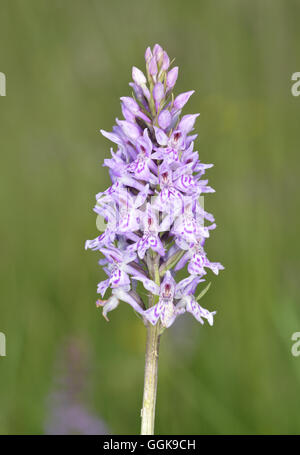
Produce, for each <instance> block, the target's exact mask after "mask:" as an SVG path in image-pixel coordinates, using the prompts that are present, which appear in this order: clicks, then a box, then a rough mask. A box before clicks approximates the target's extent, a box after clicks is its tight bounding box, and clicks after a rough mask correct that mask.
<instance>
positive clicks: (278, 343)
mask: <svg viewBox="0 0 300 455" xmlns="http://www.w3.org/2000/svg"><path fill="white" fill-rule="evenodd" d="M299 14H300V4H299V2H298V1H297V0H289V1H284V0H264V1H259V0H251V1H250V0H248V1H247V0H227V1H221V0H219V1H217V0H211V1H204V0H201V1H199V0H197V1H196V0H195V1H188V2H182V1H180V0H172V1H171V0H170V1H169V0H168V1H163V2H162V1H158V0H153V1H152V2H150V3H149V2H140V1H137V0H133V1H131V2H123V1H111V2H104V1H103V2H102V1H96V0H90V1H89V2H85V1H83V0H64V1H59V0H52V1H51V2H49V1H45V0H27V1H26V2H25V1H23V0H10V1H8V0H1V1H0V40H1V53H0V71H2V72H4V73H5V74H6V77H7V96H6V97H5V98H4V97H1V98H0V132H1V180H0V186H1V188H0V198H1V225H0V232H1V240H2V242H1V244H2V246H1V252H2V255H1V256H2V261H1V273H0V279H1V287H0V289H1V301H0V331H2V332H4V333H5V334H6V337H7V357H5V358H4V357H2V358H0V403H1V406H0V432H1V433H5V434H6V433H26V434H27V433H43V432H44V422H45V416H46V414H47V406H46V397H47V394H48V392H49V390H50V388H51V384H52V380H53V375H54V365H55V359H56V358H57V355H58V353H59V352H60V350H61V349H62V346H63V344H64V342H65V340H66V339H68V337H75V338H78V339H80V340H84V342H85V343H87V344H88V346H89V348H90V350H91V353H92V365H91V371H90V378H91V387H90V389H89V392H88V397H87V400H88V401H89V403H90V406H91V408H92V409H93V411H94V412H96V413H97V414H98V415H99V416H101V417H102V418H103V419H104V420H105V421H106V423H107V425H108V426H109V428H110V429H111V432H112V433H121V434H130V433H137V432H139V425H140V421H139V420H140V419H139V413H140V407H141V400H142V386H143V368H144V345H145V330H144V327H143V326H142V324H141V322H140V320H139V319H138V318H136V316H135V315H134V313H133V312H132V311H131V309H130V307H129V306H128V305H125V304H123V305H121V306H120V307H119V308H118V310H117V311H115V312H114V313H112V314H111V322H110V323H109V324H108V323H107V322H106V321H105V320H104V319H103V318H102V317H101V314H100V312H99V310H97V309H96V307H95V300H96V298H97V296H96V284H97V282H98V281H100V279H102V278H103V274H102V272H101V269H100V267H99V266H98V265H97V255H96V254H95V253H93V254H92V253H90V252H85V251H84V241H85V239H87V238H94V237H95V236H96V232H97V231H96V216H95V214H94V213H93V212H92V207H93V204H94V194H96V193H97V192H99V191H102V190H103V189H105V188H106V187H107V186H108V184H109V178H108V174H107V171H106V169H105V168H102V166H101V164H102V161H103V159H104V158H105V157H107V156H109V147H110V144H109V143H108V141H107V140H106V139H105V138H103V137H102V136H101V135H100V133H99V132H98V131H99V129H100V128H104V129H106V130H110V128H111V127H112V125H113V123H114V118H115V117H116V116H119V117H121V114H120V106H119V97H120V96H124V95H127V94H130V88H129V87H128V82H129V81H130V78H131V66H132V65H136V66H138V67H143V65H144V61H143V55H144V51H145V48H146V46H148V45H153V44H155V43H156V42H158V43H160V44H161V45H162V46H163V47H164V48H165V49H166V50H167V51H168V53H169V55H170V56H171V57H176V64H177V65H179V67H180V75H179V80H178V84H177V89H176V92H177V93H179V92H181V91H186V90H190V89H195V90H196V93H195V95H194V96H193V97H192V98H191V100H190V102H189V104H188V106H187V107H186V109H185V112H191V113H194V112H200V113H201V116H200V118H199V119H198V121H197V124H196V129H197V132H199V138H198V140H197V143H196V145H197V149H198V150H199V151H200V156H201V159H202V160H203V161H204V162H208V163H210V162H213V163H214V164H215V167H214V168H213V169H212V170H209V172H208V175H209V178H210V183H211V185H212V186H213V187H214V188H215V189H216V194H214V195H209V196H208V197H207V198H206V199H205V202H206V204H205V207H206V209H207V210H209V211H211V212H213V213H214V214H215V216H216V220H217V224H218V229H217V230H216V231H215V232H214V233H213V235H212V236H211V239H210V240H209V241H208V243H207V245H208V254H209V257H210V258H211V260H219V261H220V262H222V263H223V264H224V265H225V267H226V270H225V271H224V272H222V273H221V275H220V276H219V277H218V278H216V279H215V278H214V277H211V276H210V277H209V279H212V281H213V282H212V286H211V288H210V290H209V292H208V293H207V294H206V295H205V298H204V299H203V301H202V302H203V305H204V306H205V307H206V308H209V309H216V310H217V312H218V314H217V316H216V319H215V326H214V327H213V328H210V327H209V326H208V325H206V326H204V327H201V326H199V325H198V324H197V322H196V321H194V320H192V318H191V317H189V316H186V317H185V318H181V320H180V321H178V322H177V323H176V324H175V326H174V327H172V329H171V330H169V331H168V333H166V334H164V335H163V337H162V340H161V356H160V365H159V385H158V403H157V425H156V431H157V432H158V433H161V434H202V433H210V434H215V433H216V434H219V433H234V434H235V433H299V432H300V417H299V396H300V359H299V358H294V357H293V356H292V355H291V352H290V349H291V345H292V341H291V336H292V333H293V332H295V331H299V330H300V308H299V235H298V227H299V212H298V210H299V189H298V181H299V177H298V174H299V164H300V159H299V152H298V150H299V140H300V131H299V112H300V99H298V98H293V97H292V95H291V91H290V89H291V81H290V79H291V75H292V73H294V72H296V71H300V62H299V42H300V29H299ZM297 207H298V209H297Z"/></svg>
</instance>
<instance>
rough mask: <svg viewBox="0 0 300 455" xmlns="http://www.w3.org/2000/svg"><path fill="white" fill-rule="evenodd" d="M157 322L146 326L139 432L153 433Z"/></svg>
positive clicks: (158, 335)
mask: <svg viewBox="0 0 300 455" xmlns="http://www.w3.org/2000/svg"><path fill="white" fill-rule="evenodd" d="M159 331H160V327H159V323H157V324H156V325H154V326H153V325H151V324H149V327H148V328H147V343H146V356H145V378H144V396H143V407H142V410H141V417H142V425H141V434H143V435H153V434H154V420H155V404H156V390H157V370H158V352H159V339H160V334H159Z"/></svg>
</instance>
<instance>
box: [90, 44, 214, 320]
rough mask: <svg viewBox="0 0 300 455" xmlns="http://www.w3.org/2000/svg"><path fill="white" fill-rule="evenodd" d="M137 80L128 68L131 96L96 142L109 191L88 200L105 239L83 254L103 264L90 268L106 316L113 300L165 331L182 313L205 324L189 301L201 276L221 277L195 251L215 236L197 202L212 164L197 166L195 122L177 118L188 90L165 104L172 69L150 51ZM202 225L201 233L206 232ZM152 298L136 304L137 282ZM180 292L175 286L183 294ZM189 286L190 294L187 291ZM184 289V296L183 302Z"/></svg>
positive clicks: (204, 314) (204, 315)
mask: <svg viewBox="0 0 300 455" xmlns="http://www.w3.org/2000/svg"><path fill="white" fill-rule="evenodd" d="M145 60H146V72H145V73H144V72H142V71H141V70H140V69H138V68H136V67H133V69H132V78H133V82H132V83H130V85H131V87H132V89H133V93H132V97H130V96H124V97H121V107H122V113H123V115H124V119H121V120H118V119H117V120H116V125H115V126H114V127H113V130H112V132H111V133H110V132H106V131H103V130H101V132H102V134H103V135H104V136H105V137H106V138H107V139H109V140H110V141H112V142H113V143H114V144H115V145H116V146H117V147H116V150H113V149H112V150H111V155H112V156H111V158H109V159H105V160H104V165H105V166H107V167H108V168H109V172H110V177H111V180H112V186H111V187H110V188H108V190H106V191H105V192H103V193H99V194H98V195H97V196H96V199H97V203H96V206H95V209H94V210H95V212H96V213H97V214H98V215H99V216H100V217H102V218H103V220H104V223H105V229H104V232H103V233H101V235H99V236H98V237H96V238H95V239H94V240H88V241H87V242H86V248H90V249H92V250H97V251H99V252H100V253H102V254H103V255H104V259H100V260H99V264H100V265H101V266H102V267H103V270H104V272H105V273H106V274H107V279H105V280H104V281H101V282H100V283H99V284H98V293H99V294H101V296H102V298H103V297H104V296H105V294H106V292H107V291H108V289H111V291H112V295H111V297H109V298H108V300H104V301H103V300H99V301H98V306H102V307H103V314H104V316H105V317H106V315H107V313H108V311H111V310H112V309H114V308H116V307H117V306H118V305H119V302H120V301H123V302H127V303H129V304H130V305H131V306H132V307H133V308H134V310H135V311H136V312H137V313H139V314H140V315H141V316H142V317H143V319H144V322H145V324H146V325H147V324H148V323H149V322H150V323H151V324H156V323H157V322H158V321H160V323H161V326H162V327H170V326H171V325H172V324H173V322H174V321H175V319H176V317H177V316H178V315H181V314H183V313H185V312H189V313H191V314H193V315H194V317H195V318H196V319H197V320H198V321H199V322H201V323H203V319H207V320H208V322H209V323H210V324H211V325H212V322H213V317H212V315H213V314H214V313H210V312H208V311H207V310H204V309H203V308H201V307H200V306H199V304H198V303H197V301H196V300H195V297H194V296H193V293H194V292H195V291H196V288H197V286H198V284H199V283H200V282H202V281H204V279H203V277H204V276H205V275H206V274H207V269H211V270H212V271H213V272H214V273H215V274H218V272H219V270H222V269H223V266H222V265H221V264H219V263H215V262H210V261H209V260H208V258H207V256H206V253H205V251H204V242H205V240H206V239H207V238H208V237H209V233H210V230H212V229H214V228H215V227H216V225H215V224H214V218H213V216H212V215H211V214H208V213H207V212H205V210H204V209H203V207H202V206H201V204H200V202H199V197H200V196H201V195H202V194H205V193H209V192H213V191H214V190H213V189H212V188H211V187H210V186H208V181H207V180H205V179H203V175H204V174H205V171H206V169H208V168H209V167H211V166H212V165H211V164H203V163H201V162H200V160H199V154H198V152H197V151H194V140H195V138H196V137H197V135H195V134H192V131H193V129H194V125H195V121H196V119H197V117H198V115H199V114H188V115H184V116H182V117H181V110H182V109H183V107H184V106H185V104H186V103H187V102H188V100H189V98H190V97H191V95H192V94H193V93H194V91H193V90H191V91H187V92H184V93H181V94H178V95H177V96H175V97H174V96H173V93H172V91H173V88H174V85H175V82H176V80H177V77H178V67H175V68H173V69H170V59H169V57H168V55H167V53H166V52H165V51H164V50H163V49H162V48H161V46H159V45H155V46H154V48H153V49H150V48H147V50H146V53H145ZM205 220H207V221H209V222H210V223H211V224H210V225H205ZM186 266H187V269H186V270H187V273H188V278H187V280H188V281H186V280H183V281H182V280H181V281H180V282H179V283H177V284H176V274H177V272H179V271H180V270H181V269H184V268H185V267H186ZM138 281H140V282H141V283H143V285H144V287H145V288H146V290H148V291H149V292H150V293H151V294H152V295H153V296H154V300H153V299H152V300H153V302H155V298H156V297H155V296H158V301H157V302H156V303H155V304H151V303H150V304H147V303H146V302H143V301H142V299H141V297H140V296H139V295H138V293H137V292H136V286H137V282H138ZM182 283H183V284H184V287H182V286H183V285H182ZM191 284H192V285H191ZM183 290H184V293H183Z"/></svg>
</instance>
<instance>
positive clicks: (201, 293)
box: [196, 282, 211, 301]
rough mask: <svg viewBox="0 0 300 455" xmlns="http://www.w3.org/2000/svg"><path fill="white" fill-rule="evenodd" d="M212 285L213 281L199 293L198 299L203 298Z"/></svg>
mask: <svg viewBox="0 0 300 455" xmlns="http://www.w3.org/2000/svg"><path fill="white" fill-rule="evenodd" d="M210 285H211V282H210V283H208V285H207V286H206V287H205V288H204V289H203V291H201V292H200V294H199V295H198V297H197V298H196V300H197V301H198V300H200V299H202V297H203V296H204V295H205V294H206V293H207V291H208V290H209V288H210Z"/></svg>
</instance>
